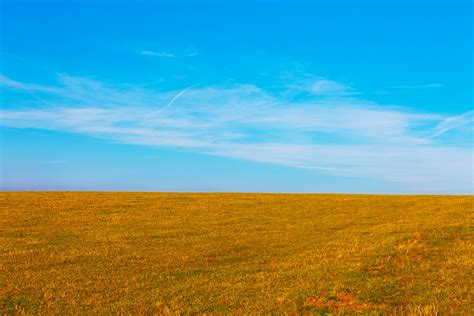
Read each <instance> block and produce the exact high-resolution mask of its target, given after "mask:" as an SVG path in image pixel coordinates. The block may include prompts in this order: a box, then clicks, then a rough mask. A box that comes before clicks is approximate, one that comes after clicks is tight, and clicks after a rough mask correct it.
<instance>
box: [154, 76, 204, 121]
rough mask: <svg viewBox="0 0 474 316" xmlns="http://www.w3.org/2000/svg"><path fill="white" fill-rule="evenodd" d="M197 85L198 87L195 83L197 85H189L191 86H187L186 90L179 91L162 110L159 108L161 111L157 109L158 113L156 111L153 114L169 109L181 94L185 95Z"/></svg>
mask: <svg viewBox="0 0 474 316" xmlns="http://www.w3.org/2000/svg"><path fill="white" fill-rule="evenodd" d="M197 85H198V83H197V84H193V85H191V86H189V87H187V88H185V89H183V90H181V91H180V92H178V93H177V94H176V95H175V96H174V98H173V99H171V101H170V102H168V104H167V105H165V106H164V107H163V108H161V109H159V110H158V111H156V112H155V114H159V113H161V112H163V111H165V110H166V109H168V108H170V107H171V106H172V105H173V103H174V102H175V101H176V100H178V99H179V98H180V97H181V96H182V95H183V94H185V93H186V91H188V90H189V89H191V88H192V87H195V86H197Z"/></svg>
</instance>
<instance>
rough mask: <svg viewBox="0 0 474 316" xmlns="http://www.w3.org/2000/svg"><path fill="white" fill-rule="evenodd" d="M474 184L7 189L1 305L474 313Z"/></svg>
mask: <svg viewBox="0 0 474 316" xmlns="http://www.w3.org/2000/svg"><path fill="white" fill-rule="evenodd" d="M473 208H474V197H473V196H382V195H297V194H177V193H46V192H45V193H0V243H1V245H2V246H1V247H2V252H1V259H0V314H9V313H12V314H15V313H18V314H22V313H26V314H36V313H42V314H48V313H50V314H90V313H94V314H97V313H99V314H110V313H126V314H165V313H270V312H276V313H298V314H301V313H308V314H327V313H332V314H341V313H348V314H355V313H362V314H414V315H434V314H437V313H438V314H442V315H444V314H456V315H463V314H466V315H468V314H470V315H472V314H473V313H474V305H473V301H474V293H473V291H474V275H473V271H474V254H473V250H474V210H473Z"/></svg>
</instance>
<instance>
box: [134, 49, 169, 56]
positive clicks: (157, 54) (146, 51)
mask: <svg viewBox="0 0 474 316" xmlns="http://www.w3.org/2000/svg"><path fill="white" fill-rule="evenodd" d="M140 54H142V55H145V56H156V57H174V54H171V53H168V52H155V51H151V50H142V51H141V52H140Z"/></svg>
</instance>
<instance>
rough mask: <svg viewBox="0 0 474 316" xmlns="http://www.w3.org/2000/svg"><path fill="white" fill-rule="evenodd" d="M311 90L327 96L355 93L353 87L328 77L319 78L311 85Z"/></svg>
mask: <svg viewBox="0 0 474 316" xmlns="http://www.w3.org/2000/svg"><path fill="white" fill-rule="evenodd" d="M309 90H310V92H311V93H313V94H317V95H325V96H327V95H329V96H346V95H351V94H354V93H355V90H354V89H353V88H352V87H350V86H348V85H345V84H342V83H339V82H336V81H332V80H327V79H320V80H317V81H316V82H314V83H313V84H312V85H311V86H310V89H309Z"/></svg>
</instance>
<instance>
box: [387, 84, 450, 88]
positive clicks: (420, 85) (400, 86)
mask: <svg viewBox="0 0 474 316" xmlns="http://www.w3.org/2000/svg"><path fill="white" fill-rule="evenodd" d="M442 87H444V85H443V84H441V83H428V84H418V85H399V86H392V88H395V89H430V88H442Z"/></svg>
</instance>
